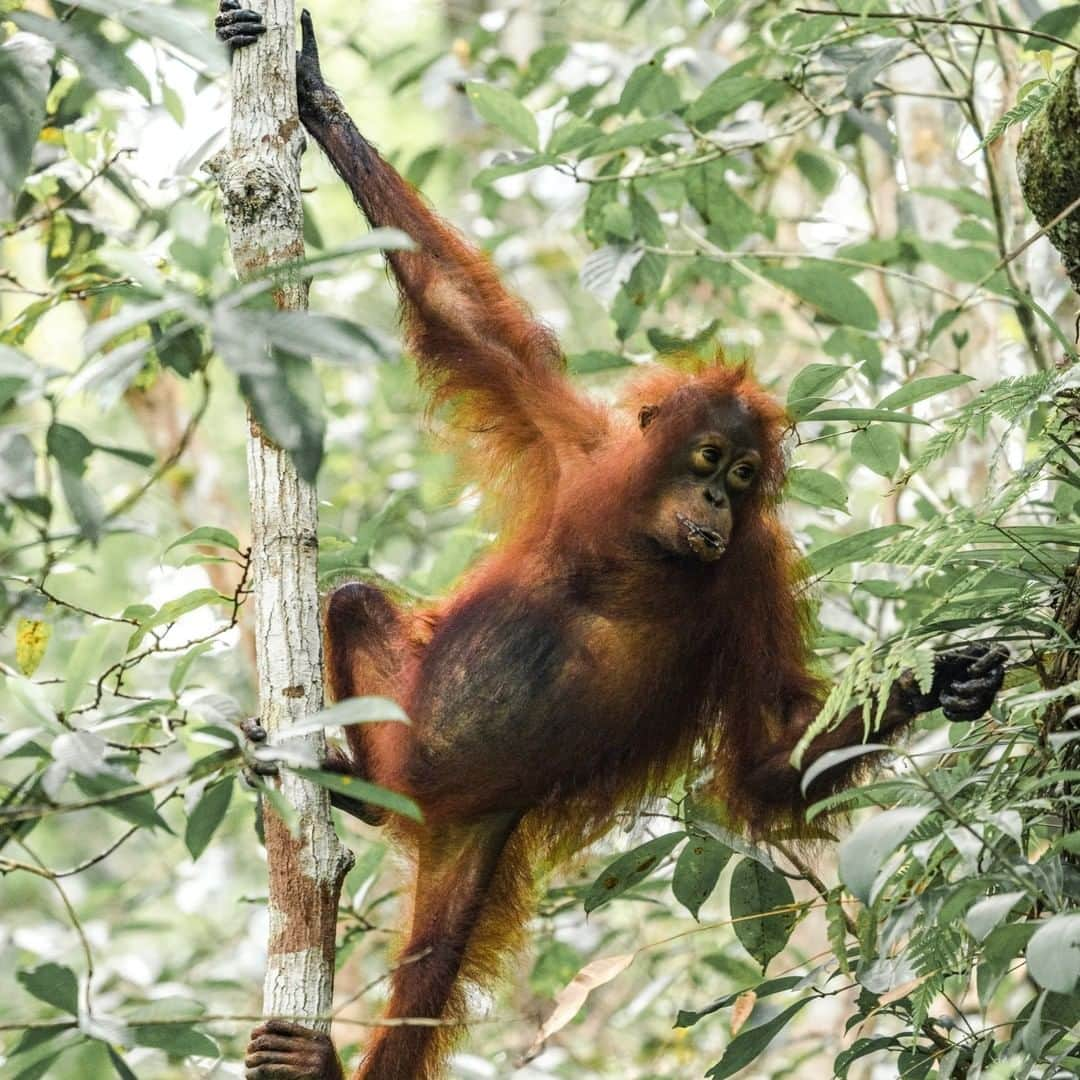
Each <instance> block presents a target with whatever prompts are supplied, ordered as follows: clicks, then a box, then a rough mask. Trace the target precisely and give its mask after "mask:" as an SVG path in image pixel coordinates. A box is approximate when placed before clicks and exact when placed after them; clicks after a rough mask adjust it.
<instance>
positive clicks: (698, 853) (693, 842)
mask: <svg viewBox="0 0 1080 1080" xmlns="http://www.w3.org/2000/svg"><path fill="white" fill-rule="evenodd" d="M733 854H734V852H732V850H731V848H729V847H728V846H727V845H726V844H721V843H720V842H719V841H717V840H714V839H713V838H712V837H711V836H695V835H693V834H690V835H689V837H688V839H687V841H686V846H685V847H684V848H683V849H682V851H680V852H679V858H678V860H677V861H676V863H675V876H674V877H673V878H672V879H671V891H672V893H674V895H675V899H676V900H678V901H679V903H680V904H682V906H683V907H684V908H686V910H687V911H689V912H690V914H691V915H693V916H694V918H695V919H696V918H697V917H698V912H699V911H700V910H701V905H702V904H704V903H705V901H706V900H708V899H709V897H710V896H712V892H713V889H715V888H716V883H717V881H718V880H719V879H720V872H721V871H722V870H723V869H724V867H725V866H727V864H728V860H729V859H730V858H731V856H732V855H733Z"/></svg>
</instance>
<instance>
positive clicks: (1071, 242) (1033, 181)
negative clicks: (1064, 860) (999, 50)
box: [1017, 60, 1080, 863]
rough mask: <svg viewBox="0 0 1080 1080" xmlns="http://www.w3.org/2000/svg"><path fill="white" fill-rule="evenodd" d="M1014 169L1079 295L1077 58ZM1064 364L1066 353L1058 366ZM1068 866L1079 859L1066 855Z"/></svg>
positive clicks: (1076, 760) (1072, 575)
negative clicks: (1070, 860)
mask: <svg viewBox="0 0 1080 1080" xmlns="http://www.w3.org/2000/svg"><path fill="white" fill-rule="evenodd" d="M1017 170H1018V172H1019V175H1020V184H1021V187H1022V189H1023V192H1024V198H1025V200H1026V201H1027V204H1028V206H1029V207H1030V208H1031V212H1032V213H1033V214H1034V215H1035V219H1036V220H1037V221H1038V222H1039V224H1040V225H1042V226H1043V227H1045V226H1047V225H1049V224H1050V223H1051V222H1052V221H1055V220H1056V219H1057V218H1059V217H1061V215H1062V214H1064V213H1065V212H1066V211H1068V210H1069V207H1070V206H1072V207H1074V209H1073V210H1072V211H1070V212H1069V213H1067V214H1065V216H1064V217H1063V218H1062V219H1061V220H1060V221H1058V222H1057V224H1055V225H1054V226H1053V227H1052V228H1051V229H1050V231H1049V233H1048V235H1049V237H1050V241H1051V242H1052V243H1053V245H1054V247H1055V248H1057V250H1058V253H1059V254H1060V255H1061V261H1062V263H1063V264H1064V266H1065V271H1066V273H1068V275H1069V280H1070V281H1071V282H1072V285H1073V288H1074V289H1076V290H1077V291H1078V292H1080V208H1076V200H1077V199H1078V198H1080V60H1074V61H1073V63H1072V66H1071V67H1070V68H1069V69H1068V71H1066V72H1065V74H1064V75H1062V77H1061V78H1060V79H1059V81H1058V86H1057V89H1056V90H1055V91H1054V92H1053V94H1052V95H1051V97H1050V100H1049V102H1048V103H1047V106H1046V108H1045V109H1044V110H1043V111H1042V112H1041V113H1040V114H1039V115H1038V116H1037V117H1036V118H1035V119H1034V120H1033V121H1032V122H1031V123H1030V124H1028V126H1027V128H1026V129H1025V131H1024V134H1023V136H1022V137H1021V139H1020V144H1019V150H1018V154H1017ZM1069 362H1071V361H1070V360H1069V359H1068V358H1065V359H1063V360H1062V361H1061V363H1062V364H1065V363H1069ZM1057 405H1058V408H1059V410H1060V412H1061V415H1062V419H1063V426H1064V433H1065V439H1066V441H1067V442H1069V443H1075V439H1076V434H1077V432H1078V431H1080V407H1078V405H1077V401H1076V397H1075V395H1073V396H1070V397H1066V396H1062V397H1061V398H1059V400H1058V402H1057ZM1054 621H1055V622H1056V623H1057V625H1058V626H1059V627H1060V631H1061V634H1062V640H1064V641H1075V640H1076V638H1077V637H1078V636H1080V558H1078V559H1077V560H1076V561H1075V562H1074V563H1073V564H1072V565H1071V566H1070V567H1068V568H1067V570H1066V572H1065V576H1064V579H1063V580H1062V582H1061V586H1060V590H1059V592H1058V596H1057V602H1056V604H1055V605H1054ZM1077 679H1080V652H1077V651H1076V650H1075V649H1061V650H1059V651H1058V652H1056V653H1053V654H1051V655H1050V656H1048V657H1046V658H1045V660H1044V676H1043V682H1044V685H1045V686H1047V687H1048V688H1052V689H1056V688H1057V687H1059V686H1066V685H1068V684H1069V683H1071V682H1074V681H1076V680H1077ZM1076 704H1077V701H1076V699H1075V697H1068V698H1065V699H1064V700H1058V701H1056V702H1054V704H1053V705H1052V706H1051V708H1050V709H1049V710H1048V711H1047V714H1046V717H1045V724H1046V728H1047V730H1048V731H1054V730H1059V729H1061V728H1062V727H1065V728H1066V729H1067V730H1073V731H1075V730H1080V718H1078V717H1076V716H1075V715H1074V716H1071V717H1070V716H1069V713H1070V711H1071V710H1072V709H1073V707H1074V706H1075V705H1076ZM1063 759H1064V760H1063V766H1064V768H1065V769H1067V770H1076V769H1080V740H1078V741H1074V742H1071V743H1068V744H1067V745H1066V747H1065V750H1064V753H1063ZM1078 793H1080V785H1078V784H1076V783H1075V782H1072V781H1066V782H1065V783H1064V784H1063V785H1062V794H1063V795H1064V796H1065V797H1064V798H1063V799H1062V801H1061V816H1062V822H1063V831H1064V832H1065V833H1069V832H1073V831H1075V830H1077V829H1080V805H1078V804H1077V802H1076V798H1075V797H1076V795H1077V794H1078ZM1069 857H1070V858H1071V859H1072V860H1073V862H1074V863H1080V856H1078V855H1077V854H1076V853H1071V855H1069Z"/></svg>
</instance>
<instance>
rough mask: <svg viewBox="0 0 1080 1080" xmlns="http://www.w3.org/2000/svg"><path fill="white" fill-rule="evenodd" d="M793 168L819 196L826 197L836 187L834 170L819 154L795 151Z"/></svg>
mask: <svg viewBox="0 0 1080 1080" xmlns="http://www.w3.org/2000/svg"><path fill="white" fill-rule="evenodd" d="M795 167H796V168H797V169H798V170H799V172H801V173H802V174H803V176H804V177H805V178H806V180H807V182H808V183H809V184H810V186H811V187H812V188H813V189H814V190H815V191H816V192H817V193H818V194H819V195H828V194H829V192H830V191H832V189H833V188H834V187H835V186H836V170H835V169H834V168H833V167H832V165H831V164H830V163H829V161H827V160H826V159H825V158H824V157H822V156H821V155H820V154H815V153H812V152H811V151H809V150H796V151H795Z"/></svg>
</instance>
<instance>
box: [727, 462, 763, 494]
mask: <svg viewBox="0 0 1080 1080" xmlns="http://www.w3.org/2000/svg"><path fill="white" fill-rule="evenodd" d="M756 476H757V469H755V468H754V466H753V465H751V464H750V462H749V461H741V462H739V464H738V465H736V466H735V468H734V469H732V470H731V472H729V473H728V483H729V484H731V486H732V487H733V488H738V489H739V490H741V491H745V490H746V488H748V487H749V486H750V485H751V484H752V483H753V482H754V478H755V477H756Z"/></svg>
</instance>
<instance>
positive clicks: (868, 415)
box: [801, 405, 926, 426]
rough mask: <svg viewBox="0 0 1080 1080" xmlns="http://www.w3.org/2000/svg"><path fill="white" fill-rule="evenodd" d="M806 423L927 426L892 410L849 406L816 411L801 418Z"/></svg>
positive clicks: (912, 417) (915, 418)
mask: <svg viewBox="0 0 1080 1080" xmlns="http://www.w3.org/2000/svg"><path fill="white" fill-rule="evenodd" d="M801 419H802V420H805V421H812V422H815V423H816V422H817V421H822V422H824V421H827V420H847V421H849V422H850V423H852V424H864V423H866V422H867V421H874V420H877V421H880V422H881V423H885V424H920V425H924V426H925V425H926V421H925V420H920V419H919V417H917V416H911V415H910V414H909V413H902V412H895V411H893V410H891V409H858V408H851V407H849V406H847V405H838V406H831V407H829V408H827V409H814V410H813V411H812V412H809V413H807V414H806V415H805V416H803V417H801Z"/></svg>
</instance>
